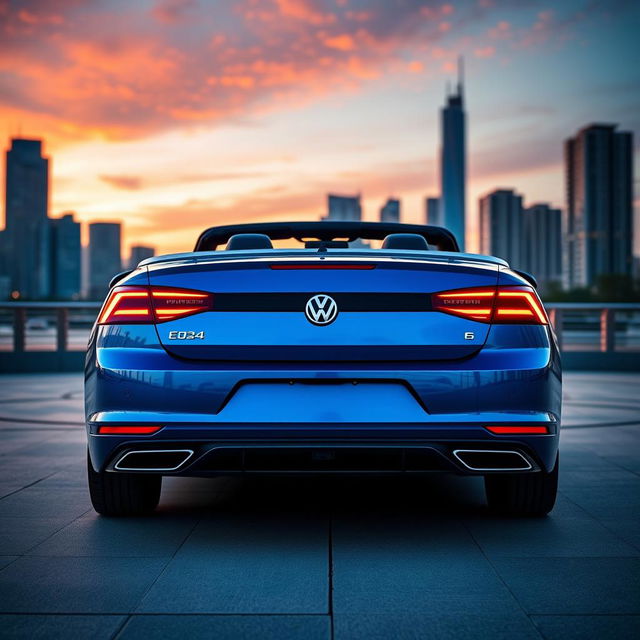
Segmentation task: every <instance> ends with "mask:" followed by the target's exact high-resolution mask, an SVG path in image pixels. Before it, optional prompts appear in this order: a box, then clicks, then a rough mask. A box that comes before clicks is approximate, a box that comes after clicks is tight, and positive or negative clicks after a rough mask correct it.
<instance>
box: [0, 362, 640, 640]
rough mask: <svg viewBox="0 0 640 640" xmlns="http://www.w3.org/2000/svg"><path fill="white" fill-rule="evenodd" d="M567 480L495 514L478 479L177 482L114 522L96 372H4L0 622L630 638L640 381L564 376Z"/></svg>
mask: <svg viewBox="0 0 640 640" xmlns="http://www.w3.org/2000/svg"><path fill="white" fill-rule="evenodd" d="M565 395H566V403H565V417H564V418H565V419H564V425H565V429H564V431H563V435H562V467H561V469H562V471H561V480H560V484H561V491H560V496H559V499H558V503H557V506H556V508H555V510H554V511H553V513H552V515H551V516H550V517H548V518H545V519H539V520H509V519H501V518H497V517H494V516H491V515H490V514H489V513H488V512H487V511H486V507H485V506H484V498H483V492H482V485H481V482H480V481H479V480H478V479H475V478H458V477H449V476H446V477H445V476H433V477H429V478H426V479H402V478H401V479H394V480H391V481H389V480H387V481H382V480H372V479H350V480H344V479H343V480H338V479H319V480H317V479H316V480H291V479H281V480H257V479H254V480H248V481H241V480H230V479H218V480H205V479H178V478H175V479H170V480H165V484H164V488H163V496H162V501H161V505H160V508H159V510H158V512H157V513H156V514H155V515H153V516H151V517H148V518H137V519H129V520H117V519H107V518H100V517H98V516H96V514H95V513H94V512H93V511H92V509H91V506H90V504H89V498H88V496H87V492H86V487H85V470H84V456H85V440H84V432H83V427H82V424H81V421H82V407H81V405H82V381H81V378H80V376H78V375H30V376H29V375H24V376H0V637H1V638H2V639H3V640H4V639H5V638H47V639H52V638H72V639H73V640H82V639H83V638H113V637H117V638H121V639H130V638H185V637H188V638H190V639H197V638H215V639H216V640H224V639H226V638H260V639H263V638H265V639H269V638H277V639H278V640H280V639H284V638H298V637H302V638H305V640H315V639H316V638H317V639H321V638H329V637H335V638H349V639H360V638H362V639H363V640H364V639H366V640H376V639H385V640H386V639H395V638H412V639H417V638H420V639H422V638H451V639H452V640H453V639H455V640H459V639H464V638H483V637H487V638H492V639H500V638H504V639H509V640H517V639H519V638H541V637H542V638H549V639H555V638H558V639H559V638H562V639H563V640H567V639H572V638H580V639H583V638H599V639H603V638H630V637H632V635H634V633H637V629H638V628H640V477H639V476H640V376H637V375H622V374H589V373H571V374H569V375H568V376H567V377H566V381H565Z"/></svg>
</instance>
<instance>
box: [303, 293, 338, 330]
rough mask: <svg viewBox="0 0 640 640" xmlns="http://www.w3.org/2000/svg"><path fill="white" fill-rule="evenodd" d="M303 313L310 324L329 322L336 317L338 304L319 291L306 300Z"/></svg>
mask: <svg viewBox="0 0 640 640" xmlns="http://www.w3.org/2000/svg"><path fill="white" fill-rule="evenodd" d="M304 315H305V316H307V320H308V321H309V322H311V323H312V324H318V325H325V324H331V323H332V322H333V321H334V320H335V319H336V318H337V317H338V305H337V304H336V301H335V300H334V299H333V298H332V297H331V296H327V295H325V294H323V293H319V294H318V295H316V296H313V297H312V298H309V300H307V305H306V306H305V308H304Z"/></svg>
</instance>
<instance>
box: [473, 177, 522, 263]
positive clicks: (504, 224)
mask: <svg viewBox="0 0 640 640" xmlns="http://www.w3.org/2000/svg"><path fill="white" fill-rule="evenodd" d="M480 253H484V254H486V255H490V256H497V257H498V258H504V259H505V260H506V261H507V262H508V263H509V265H510V266H511V267H513V268H515V269H521V268H522V196H520V195H518V194H517V193H515V192H514V191H513V190H511V189H497V190H496V191H492V192H491V193H488V194H487V195H486V196H484V197H482V198H480Z"/></svg>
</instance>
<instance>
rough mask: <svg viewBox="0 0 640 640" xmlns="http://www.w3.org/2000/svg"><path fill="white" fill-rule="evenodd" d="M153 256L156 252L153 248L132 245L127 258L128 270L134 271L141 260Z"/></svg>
mask: <svg viewBox="0 0 640 640" xmlns="http://www.w3.org/2000/svg"><path fill="white" fill-rule="evenodd" d="M155 255H156V250H155V249H154V248H153V247H145V246H142V245H133V246H132V247H131V255H130V256H129V269H135V268H136V267H137V266H138V265H139V264H140V263H141V262H142V261H143V260H146V259H147V258H153V256H155Z"/></svg>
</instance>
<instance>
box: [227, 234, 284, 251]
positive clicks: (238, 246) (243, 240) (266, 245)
mask: <svg viewBox="0 0 640 640" xmlns="http://www.w3.org/2000/svg"><path fill="white" fill-rule="evenodd" d="M247 249H273V244H271V238H270V237H269V236H266V235H265V234H264V233H237V234H236V235H235V236H231V237H230V238H229V240H228V241H227V251H243V250H247Z"/></svg>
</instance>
